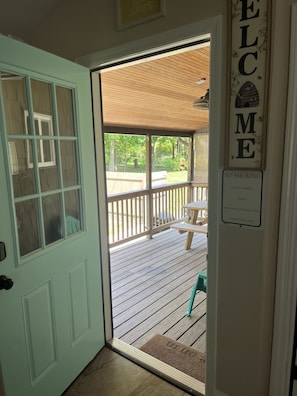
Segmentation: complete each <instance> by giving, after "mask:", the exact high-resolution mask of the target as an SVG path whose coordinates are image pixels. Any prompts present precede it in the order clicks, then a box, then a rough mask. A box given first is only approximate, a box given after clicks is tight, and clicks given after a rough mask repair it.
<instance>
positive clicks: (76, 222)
mask: <svg viewBox="0 0 297 396" xmlns="http://www.w3.org/2000/svg"><path fill="white" fill-rule="evenodd" d="M64 197H65V212H66V235H70V234H73V233H75V232H78V231H80V230H81V213H80V199H79V191H77V190H75V191H67V192H65V195H64Z"/></svg>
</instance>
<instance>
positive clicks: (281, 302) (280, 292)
mask: <svg viewBox="0 0 297 396" xmlns="http://www.w3.org/2000/svg"><path fill="white" fill-rule="evenodd" d="M296 37H297V3H295V4H293V5H292V25H291V47H290V73H289V91H288V107H287V126H286V141H285V152H284V168H283V184H282V198H281V213H280V216H281V217H280V218H281V220H280V228H279V253H278V261H277V277H276V299H275V313H274V329H273V347H272V361H271V373H270V390H269V396H279V395H285V396H287V395H289V384H290V376H291V372H290V370H291V361H292V352H293V342H294V327H295V310H296V297H297V266H296V257H297V243H296V241H297V196H296V193H297V113H296V108H297V42H296Z"/></svg>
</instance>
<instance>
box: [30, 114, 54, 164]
mask: <svg viewBox="0 0 297 396" xmlns="http://www.w3.org/2000/svg"><path fill="white" fill-rule="evenodd" d="M25 124H26V133H27V135H29V113H28V111H27V110H25ZM34 126H35V134H36V137H40V139H37V140H36V144H37V158H38V166H39V167H47V166H55V165H56V155H55V142H54V140H53V139H49V137H51V136H53V135H54V131H53V120H52V116H50V115H47V114H40V113H34ZM27 150H28V157H27V158H28V167H29V168H33V158H32V152H31V149H30V146H29V145H28V146H27Z"/></svg>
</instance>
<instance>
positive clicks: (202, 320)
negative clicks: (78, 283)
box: [110, 230, 207, 351]
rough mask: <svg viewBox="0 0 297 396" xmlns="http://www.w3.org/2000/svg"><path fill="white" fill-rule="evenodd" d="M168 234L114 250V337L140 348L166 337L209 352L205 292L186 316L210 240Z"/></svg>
mask: <svg viewBox="0 0 297 396" xmlns="http://www.w3.org/2000/svg"><path fill="white" fill-rule="evenodd" d="M186 236H187V234H179V233H177V232H176V231H175V230H168V231H164V232H160V233H159V234H156V235H155V236H154V237H153V239H146V238H142V239H141V240H137V241H134V242H133V243H128V244H125V245H122V246H121V247H117V248H113V249H111V250H110V263H111V283H112V309H113V327H114V335H115V337H117V338H120V339H121V340H122V341H124V342H127V343H128V344H130V345H133V346H135V347H136V348H139V347H140V346H141V345H143V344H144V343H145V342H146V341H148V340H149V339H150V338H151V337H152V336H153V335H154V334H157V333H161V334H165V335H167V336H168V337H171V338H174V339H176V340H178V341H180V342H182V343H184V344H185V345H188V346H192V347H194V348H196V349H199V350H200V351H205V349H206V294H205V293H202V292H201V293H200V292H198V293H197V294H196V297H195V302H194V306H193V310H192V315H191V317H186V316H185V312H186V310H187V305H188V302H189V298H190V294H191V290H192V287H193V285H194V282H195V280H196V276H197V274H198V272H199V271H200V270H204V269H206V267H207V261H206V256H207V237H206V236H205V235H203V234H195V236H194V238H193V242H192V247H191V249H190V250H187V251H186V250H184V243H185V239H186Z"/></svg>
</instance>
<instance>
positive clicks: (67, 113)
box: [56, 87, 74, 136]
mask: <svg viewBox="0 0 297 396" xmlns="http://www.w3.org/2000/svg"><path fill="white" fill-rule="evenodd" d="M56 94H57V106H58V120H59V133H60V136H74V123H73V120H74V117H73V105H72V103H73V101H72V90H71V89H68V88H63V87H57V88H56Z"/></svg>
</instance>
